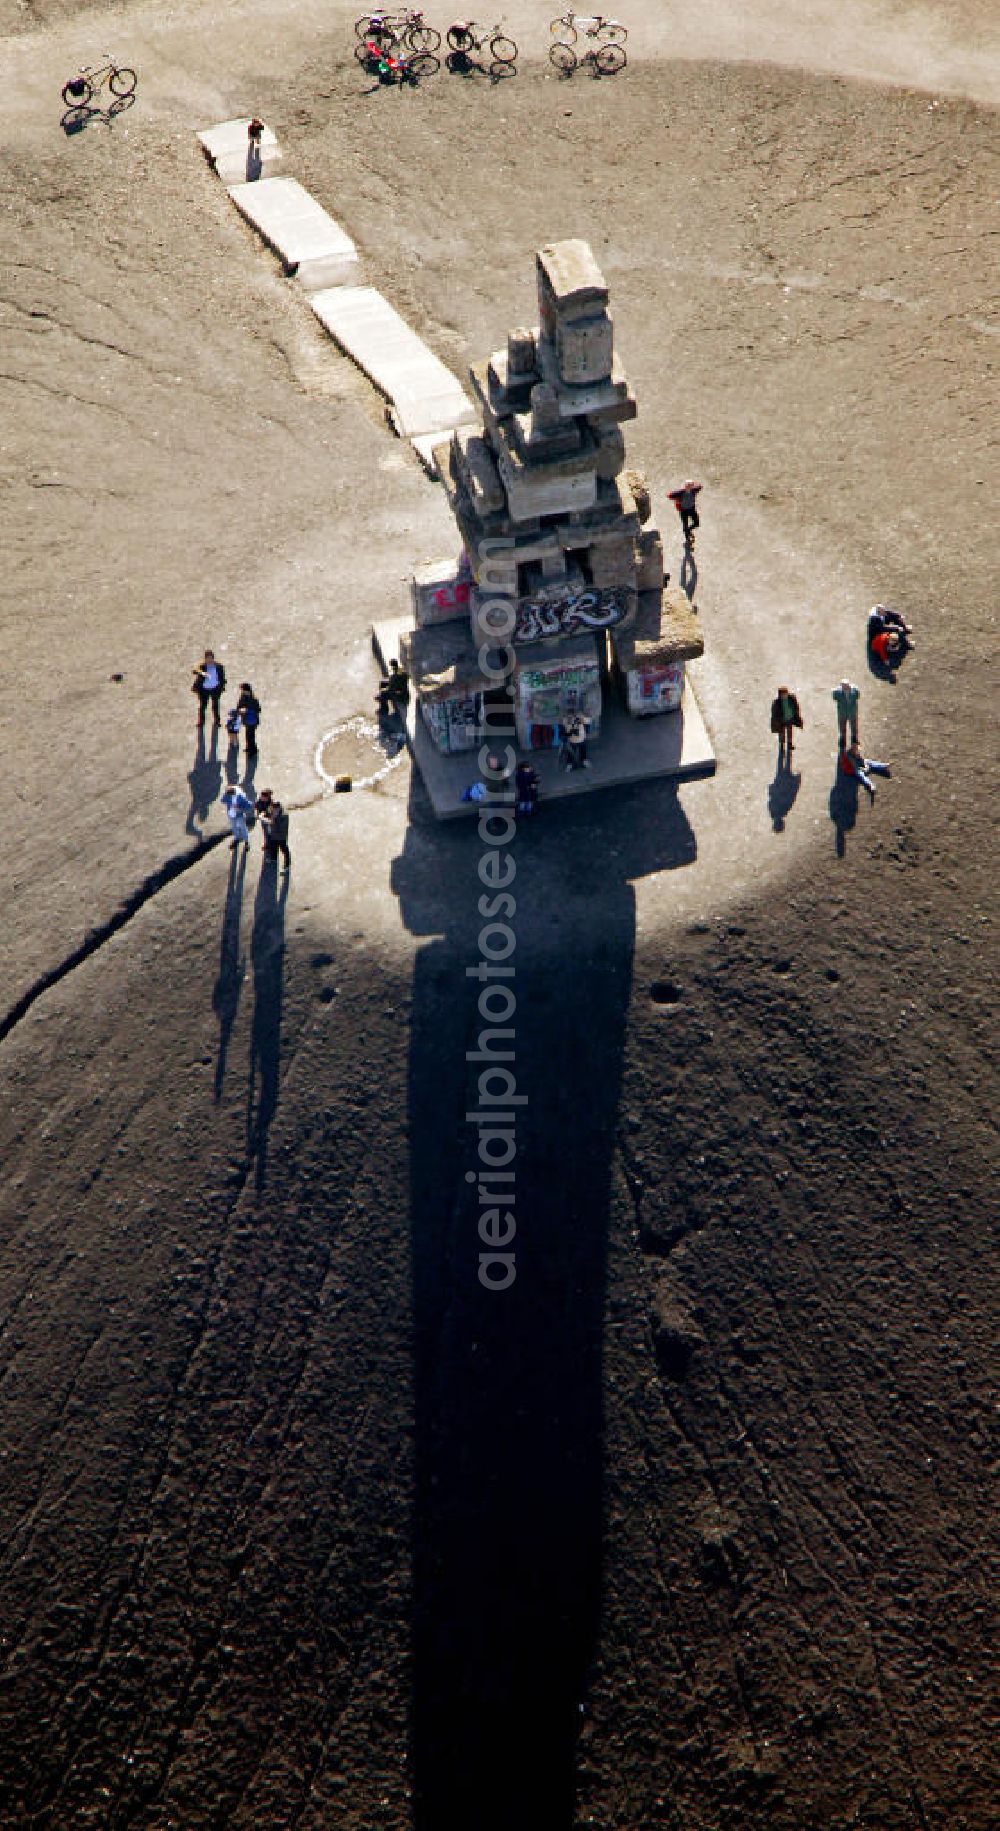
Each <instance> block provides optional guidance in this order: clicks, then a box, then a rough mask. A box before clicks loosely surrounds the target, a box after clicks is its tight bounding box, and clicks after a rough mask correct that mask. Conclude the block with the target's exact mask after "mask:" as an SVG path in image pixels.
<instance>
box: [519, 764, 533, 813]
mask: <svg viewBox="0 0 1000 1831" xmlns="http://www.w3.org/2000/svg"><path fill="white" fill-rule="evenodd" d="M538 789H539V782H538V771H537V769H534V768H533V767H532V765H531V764H530V763H519V764H518V766H517V768H516V770H515V771H514V811H515V813H518V814H533V813H534V811H535V809H536V807H537V806H538Z"/></svg>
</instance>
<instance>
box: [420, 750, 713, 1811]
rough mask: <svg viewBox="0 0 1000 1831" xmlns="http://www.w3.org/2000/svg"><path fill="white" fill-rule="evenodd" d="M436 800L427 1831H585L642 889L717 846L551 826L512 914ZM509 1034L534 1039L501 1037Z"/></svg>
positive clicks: (520, 862)
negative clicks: (618, 1176) (581, 1769)
mask: <svg viewBox="0 0 1000 1831" xmlns="http://www.w3.org/2000/svg"><path fill="white" fill-rule="evenodd" d="M414 793H415V805H414V807H413V810H412V812H413V820H412V822H411V826H410V828H409V831H408V833H407V838H406V845H405V848H404V851H403V853H402V855H401V856H400V857H399V858H398V859H397V860H396V861H395V862H394V866H393V887H394V889H395V891H396V893H397V895H398V896H399V899H400V905H401V910H402V914H403V918H404V920H405V922H406V924H407V927H408V928H409V929H410V930H411V932H413V933H415V934H419V935H427V936H430V937H433V938H432V939H430V940H429V941H428V944H427V946H426V947H424V948H422V949H421V950H420V952H419V954H418V956H417V963H416V968H415V975H414V985H413V1008H412V1044H411V1057H410V1064H409V1128H410V1151H411V1240H412V1256H413V1284H414V1319H413V1328H414V1353H415V1394H416V1401H415V1402H416V1495H415V1543H414V1603H413V1606H414V1620H413V1687H414V1690H413V1710H412V1773H413V1781H414V1798H415V1817H414V1824H415V1827H416V1831H451V1827H456V1831H457V1828H458V1827H461V1831H473V1827H474V1831H513V1828H514V1827H516V1828H517V1831H571V1827H572V1826H573V1824H574V1811H573V1795H574V1764H575V1750H576V1739H577V1734H578V1730H579V1727H580V1723H581V1717H580V1702H581V1699H582V1697H583V1696H584V1693H585V1690H586V1686H587V1674H588V1668H589V1663H590V1660H591V1658H592V1654H593V1647H594V1641H595V1635H596V1631H597V1625H598V1612H599V1603H600V1592H601V1542H602V1531H603V1523H604V1522H603V1504H602V1470H603V1444H602V1365H601V1341H602V1322H603V1310H604V1292H605V1275H606V1272H605V1268H606V1254H607V1231H608V1216H609V1209H610V1196H611V1175H612V1162H613V1155H614V1149H615V1136H616V1125H617V1115H618V1101H619V1083H620V1076H621V1064H622V1056H623V1048H624V1040H625V1026H626V1015H627V1011H628V1005H629V995H630V988H631V980H632V961H633V950H634V943H635V902H634V895H633V890H632V883H633V880H634V879H636V878H639V877H643V876H646V875H647V874H648V873H650V872H654V871H664V870H669V869H671V868H674V867H677V866H680V865H684V864H687V863H689V862H690V861H691V860H692V859H693V858H694V856H695V844H694V838H693V835H692V833H691V829H690V827H689V826H688V824H687V821H686V819H685V816H684V814H683V812H682V810H681V808H680V806H679V803H678V801H677V797H676V793H675V792H674V791H673V790H672V789H671V788H670V787H669V786H667V785H663V786H661V787H656V788H652V787H649V788H645V789H643V790H637V791H631V792H626V793H622V794H613V795H608V796H607V797H600V798H598V799H597V800H595V801H590V802H589V803H588V805H587V806H586V807H583V806H577V807H565V806H564V807H563V808H562V809H559V810H556V809H554V808H551V809H550V808H543V809H542V810H541V811H540V812H539V813H538V815H537V816H536V817H535V818H534V820H533V821H531V822H529V823H527V825H526V826H525V827H524V828H523V829H522V830H520V831H519V832H518V833H517V835H516V838H515V839H514V841H513V844H512V846H511V847H510V850H509V853H508V854H507V856H508V857H511V858H513V860H514V863H515V866H516V876H515V878H514V880H513V883H512V885H511V887H510V894H513V895H515V896H516V905H517V906H516V913H515V914H513V915H510V914H509V910H508V909H507V907H506V906H504V905H501V906H500V907H499V909H495V908H494V903H493V899H495V898H496V897H498V896H499V895H500V894H501V893H500V892H499V891H497V890H496V888H495V887H492V886H487V887H484V882H483V881H481V879H480V876H479V866H480V861H481V860H482V859H483V858H484V856H485V855H488V854H492V853H496V852H497V850H498V848H497V847H496V846H493V845H489V844H487V843H485V842H484V841H483V839H482V838H480V837H479V836H478V834H477V830H476V825H475V824H474V823H473V822H471V821H470V822H460V823H456V825H455V826H454V827H448V828H442V827H440V826H436V825H435V824H434V822H433V821H432V820H431V819H430V816H429V815H428V814H427V813H426V812H424V811H423V809H425V807H426V803H424V802H423V796H422V791H421V790H420V789H419V787H418V788H416V789H415V791H414ZM484 868H485V869H486V870H487V872H488V869H489V868H488V867H484ZM480 898H484V899H486V900H485V901H484V902H483V903H482V904H481V903H480ZM494 914H496V915H498V916H499V917H500V919H501V926H504V925H506V926H508V927H509V929H510V930H511V931H512V932H513V934H514V937H515V947H514V951H513V953H512V955H511V958H510V963H511V964H512V965H513V967H514V973H513V977H496V978H492V977H485V978H481V977H478V976H476V975H478V973H479V972H480V969H481V967H482V965H483V962H484V959H485V958H486V957H487V956H488V954H489V952H490V951H491V950H493V949H497V948H501V947H502V946H503V945H505V943H504V942H503V940H502V939H501V938H499V935H498V933H491V934H490V935H489V936H487V934H486V930H487V928H488V926H489V922H490V918H491V916H492V915H494ZM504 916H509V920H508V921H507V922H506V924H504V922H503V917H504ZM470 974H471V976H470ZM497 986H507V987H509V988H510V989H511V991H512V993H513V996H514V998H515V999H516V1012H515V1013H514V1014H513V1015H512V1016H511V1017H510V1018H509V1020H508V1021H507V1023H504V1022H503V1011H504V1007H505V1005H506V1002H507V1001H506V1000H505V998H504V997H503V996H499V997H496V998H490V999H486V1000H485V1001H483V1002H481V995H482V994H483V992H484V990H485V989H486V988H495V987H497ZM484 1012H485V1014H484ZM505 1028H513V1031H514V1036H513V1039H504V1038H503V1037H501V1038H500V1039H499V1042H498V1041H497V1040H496V1039H494V1038H489V1037H484V1036H483V1032H486V1031H491V1030H493V1031H495V1030H497V1029H500V1030H503V1029H505ZM497 1047H502V1048H505V1049H506V1050H509V1051H512V1057H513V1059H512V1060H510V1061H509V1062H504V1063H502V1064H497V1065H498V1066H501V1067H502V1068H506V1069H509V1070H510V1072H511V1073H512V1074H513V1076H514V1078H515V1079H516V1097H517V1102H523V1104H520V1103H518V1104H510V1107H509V1110H510V1111H511V1112H512V1113H513V1114H514V1124H513V1128H512V1129H513V1131H514V1133H515V1136H516V1155H515V1156H514V1157H513V1159H512V1160H511V1162H510V1163H509V1165H507V1166H505V1169H506V1174H507V1176H508V1177H509V1178H510V1179H511V1180H508V1181H503V1180H502V1178H501V1176H499V1175H498V1174H497V1173H496V1172H495V1171H489V1172H486V1171H484V1170H483V1145H482V1143H481V1138H482V1137H484V1136H485V1134H486V1130H487V1129H489V1128H487V1127H486V1126H485V1125H483V1126H482V1127H480V1125H479V1124H478V1123H477V1122H476V1121H474V1120H470V1119H468V1118H467V1114H473V1113H476V1112H477V1111H483V1110H487V1111H489V1112H491V1113H495V1112H496V1111H497V1109H496V1107H488V1106H487V1107H486V1108H484V1105H483V1101H484V1099H485V1100H487V1101H488V1100H489V1099H490V1096H491V1095H493V1096H498V1095H502V1096H503V1098H504V1099H506V1096H507V1094H508V1093H511V1094H512V1092H513V1090H512V1088H511V1086H510V1083H509V1082H505V1081H504V1080H503V1078H502V1075H500V1076H497V1077H496V1078H492V1079H491V1078H490V1063H491V1058H492V1056H493V1052H494V1050H495V1049H496V1048H497ZM469 1056H472V1057H476V1056H479V1057H481V1058H483V1059H478V1060H476V1059H473V1060H470V1059H467V1057H469ZM484 1074H485V1076H486V1079H485V1081H482V1080H481V1079H480V1076H482V1075H484ZM504 1110H507V1109H506V1107H502V1108H501V1109H500V1111H501V1117H502V1112H503V1111H504ZM495 1123H496V1125H497V1126H499V1125H500V1121H499V1120H497V1121H496V1122H495ZM501 1129H503V1128H502V1127H501ZM489 1154H490V1155H491V1156H494V1155H497V1154H498V1155H499V1156H500V1157H502V1156H503V1154H504V1150H503V1147H502V1146H500V1147H498V1146H495V1145H492V1144H491V1146H490V1149H489ZM508 1191H509V1192H510V1200H509V1201H508V1200H507V1192H508ZM491 1195H494V1197H495V1199H493V1200H491V1199H490V1198H491ZM496 1211H498V1212H496ZM495 1212H496V1218H491V1217H492V1216H493V1215H494V1213H495ZM507 1214H513V1215H514V1216H515V1217H516V1234H515V1235H514V1236H513V1239H512V1240H511V1241H510V1242H507V1243H506V1244H505V1245H504V1246H503V1248H502V1250H497V1252H496V1261H495V1262H493V1263H492V1264H491V1265H490V1266H487V1268H486V1273H485V1275H487V1276H491V1277H494V1278H495V1279H496V1280H497V1281H498V1284H504V1282H505V1279H506V1277H507V1267H506V1264H505V1259H506V1255H507V1254H509V1253H511V1252H512V1253H513V1254H514V1274H515V1275H514V1281H513V1282H512V1283H509V1284H507V1285H506V1287H505V1288H499V1287H498V1288H489V1289H488V1288H486V1287H485V1286H484V1284H483V1282H481V1278H480V1271H481V1258H480V1255H481V1254H484V1253H489V1252H493V1251H494V1250H496V1242H497V1240H499V1239H500V1238H501V1237H502V1233H503V1230H504V1229H505V1228H506V1227H507V1226H508V1223H507V1221H506V1215H507ZM484 1228H485V1232H484V1231H483V1229H484Z"/></svg>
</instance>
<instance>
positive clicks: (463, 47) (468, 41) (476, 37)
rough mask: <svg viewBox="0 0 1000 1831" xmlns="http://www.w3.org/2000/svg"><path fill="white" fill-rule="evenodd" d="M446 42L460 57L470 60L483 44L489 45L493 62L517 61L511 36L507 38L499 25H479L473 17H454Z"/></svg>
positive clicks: (511, 62)
mask: <svg viewBox="0 0 1000 1831" xmlns="http://www.w3.org/2000/svg"><path fill="white" fill-rule="evenodd" d="M448 43H449V44H450V46H451V48H452V50H453V51H454V52H457V54H458V55H459V56H460V57H463V58H465V59H466V60H471V59H472V58H473V57H478V55H479V53H480V51H481V50H482V49H483V46H484V45H488V46H489V51H490V56H491V57H492V59H493V62H494V63H495V64H508V65H509V64H513V63H516V61H517V46H516V44H515V43H514V40H513V38H508V37H507V36H506V35H505V33H503V32H502V31H501V30H500V27H499V25H480V24H479V23H478V22H477V21H476V20H475V19H456V21H455V23H454V25H450V26H449V27H448Z"/></svg>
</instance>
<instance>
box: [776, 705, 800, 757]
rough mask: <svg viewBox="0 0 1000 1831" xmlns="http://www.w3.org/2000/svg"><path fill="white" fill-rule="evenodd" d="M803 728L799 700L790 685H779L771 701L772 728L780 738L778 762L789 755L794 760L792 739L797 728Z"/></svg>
mask: <svg viewBox="0 0 1000 1831" xmlns="http://www.w3.org/2000/svg"><path fill="white" fill-rule="evenodd" d="M796 728H798V730H799V731H801V730H802V714H801V712H800V711H799V702H798V700H797V699H796V697H795V694H794V693H793V692H792V691H791V689H790V688H789V687H779V688H778V691H777V693H776V694H775V697H774V699H773V700H772V701H771V730H772V731H773V732H774V733H775V735H776V737H777V739H778V763H779V765H780V764H781V762H782V761H783V760H784V759H785V758H786V757H787V760H788V762H789V763H790V762H791V760H792V741H793V737H794V734H795V730H796Z"/></svg>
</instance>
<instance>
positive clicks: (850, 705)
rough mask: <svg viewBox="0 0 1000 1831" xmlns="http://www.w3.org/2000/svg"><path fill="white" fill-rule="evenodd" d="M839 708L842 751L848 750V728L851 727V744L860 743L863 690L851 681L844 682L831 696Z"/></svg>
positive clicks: (838, 724) (838, 720)
mask: <svg viewBox="0 0 1000 1831" xmlns="http://www.w3.org/2000/svg"><path fill="white" fill-rule="evenodd" d="M830 697H831V699H832V700H833V702H834V705H835V706H836V708H837V730H838V735H839V738H840V748H841V750H846V749H847V728H848V726H850V730H851V743H852V744H856V743H857V742H858V701H859V700H860V698H861V689H860V687H856V686H855V685H854V682H853V681H851V680H842V681H841V683H840V685H839V687H834V689H833V692H832V693H831V695H830Z"/></svg>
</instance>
